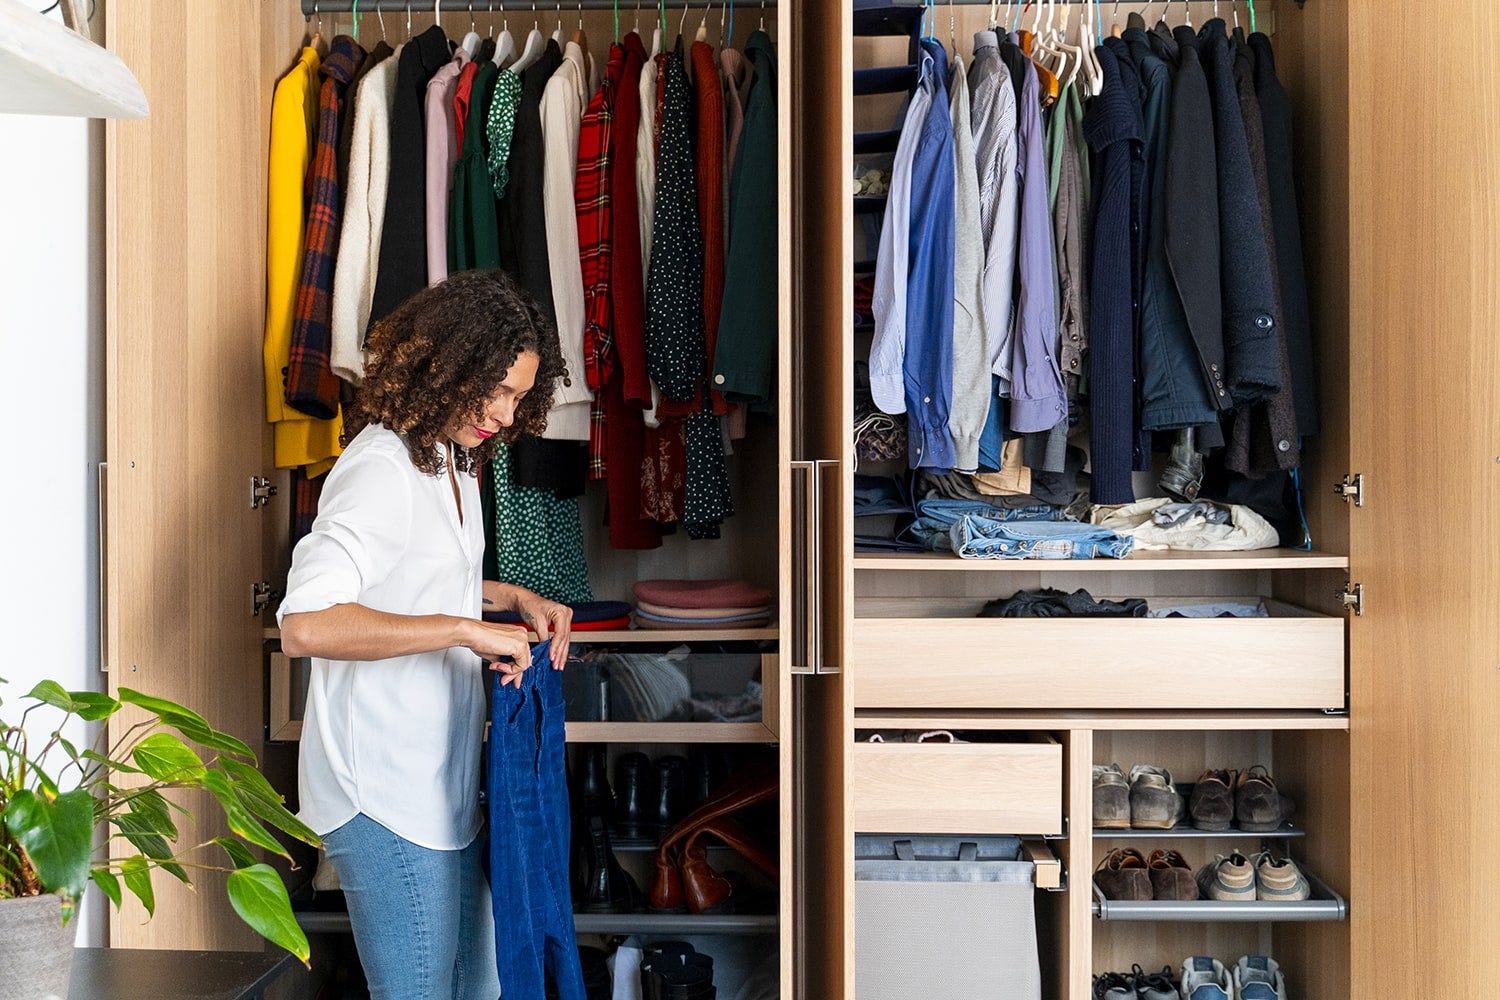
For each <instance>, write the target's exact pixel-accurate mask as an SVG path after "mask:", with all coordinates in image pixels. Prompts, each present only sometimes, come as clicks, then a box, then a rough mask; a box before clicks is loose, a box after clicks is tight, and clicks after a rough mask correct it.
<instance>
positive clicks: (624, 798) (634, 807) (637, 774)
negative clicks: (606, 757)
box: [614, 753, 657, 840]
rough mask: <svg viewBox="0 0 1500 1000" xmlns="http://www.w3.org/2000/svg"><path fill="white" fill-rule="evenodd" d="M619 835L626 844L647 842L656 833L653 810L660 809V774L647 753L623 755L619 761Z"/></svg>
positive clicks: (616, 796) (617, 781)
mask: <svg viewBox="0 0 1500 1000" xmlns="http://www.w3.org/2000/svg"><path fill="white" fill-rule="evenodd" d="M614 791H615V835H616V836H617V837H619V838H620V839H622V840H645V839H647V838H649V837H651V836H652V834H653V833H654V832H655V823H654V817H653V815H652V809H653V807H655V806H656V805H657V798H656V771H655V769H653V768H652V766H651V758H650V757H647V756H646V755H645V754H643V753H626V754H621V755H620V756H619V757H618V758H617V759H616V760H615V787H614Z"/></svg>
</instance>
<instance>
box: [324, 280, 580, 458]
mask: <svg viewBox="0 0 1500 1000" xmlns="http://www.w3.org/2000/svg"><path fill="white" fill-rule="evenodd" d="M365 348H366V352H367V361H366V365H365V379H364V381H363V382H362V383H360V386H359V389H358V391H357V392H356V393H355V396H354V402H352V403H351V404H349V406H348V408H347V409H346V411H345V413H344V436H343V443H344V444H345V445H346V446H347V445H348V444H349V442H350V441H352V440H354V437H355V435H357V434H359V432H360V431H362V430H364V429H365V428H366V427H367V426H369V425H370V424H381V425H383V426H385V427H388V428H390V429H391V430H393V431H395V432H396V433H397V434H399V435H401V436H402V438H404V439H405V440H406V444H407V447H408V449H409V450H410V452H411V461H412V464H413V465H415V466H416V467H417V468H418V469H420V470H421V471H422V472H425V473H427V474H428V475H431V476H437V475H441V474H442V473H443V471H444V466H443V461H442V458H441V456H440V455H439V453H438V450H437V447H436V446H437V444H438V443H439V442H441V441H442V440H444V437H445V433H446V432H447V430H448V429H449V428H450V427H452V426H453V425H454V424H458V423H462V422H464V421H465V420H469V419H473V420H474V421H475V422H476V423H477V422H478V421H479V420H480V419H482V413H483V409H484V404H485V401H486V400H487V399H488V398H489V397H490V396H491V395H492V394H493V393H494V392H495V389H496V387H497V386H499V385H500V383H501V382H503V381H504V380H505V373H506V372H507V371H509V370H510V367H511V365H513V364H515V362H516V358H517V357H518V356H519V355H520V353H521V352H522V351H532V352H534V353H535V354H536V355H537V356H538V357H539V358H541V363H540V364H539V365H538V366H537V373H536V385H535V386H534V387H533V388H532V390H531V391H530V392H529V393H527V394H526V396H525V398H524V399H522V400H521V402H520V404H519V405H518V406H517V407H516V418H515V422H514V423H512V424H511V426H509V427H504V428H501V430H500V433H499V434H496V435H495V436H494V437H492V438H490V439H488V440H487V441H485V442H484V443H483V444H481V445H480V446H479V447H477V448H473V449H469V450H464V449H459V450H458V454H457V455H455V458H454V464H455V466H457V468H458V471H460V472H467V473H469V474H470V475H478V474H479V469H480V468H481V467H482V466H483V464H484V463H485V462H486V461H487V460H488V459H489V458H490V457H491V455H493V454H494V451H495V449H496V447H498V445H499V444H500V443H501V442H505V443H509V442H512V441H514V440H516V438H518V437H520V436H521V435H523V434H540V433H541V432H542V430H543V429H544V428H546V426H547V411H548V410H550V409H551V408H552V388H553V383H554V381H555V380H556V379H558V378H561V377H562V376H563V375H565V374H566V368H565V367H564V365H563V359H562V349H561V347H560V346H559V345H558V340H557V330H556V329H555V328H554V327H553V325H552V324H551V323H550V322H549V321H548V320H547V318H546V317H545V316H543V315H542V312H541V310H540V309H539V308H538V306H537V304H536V301H535V300H534V299H532V298H531V296H530V295H528V294H526V292H525V291H524V290H523V289H522V288H521V286H520V285H518V284H516V282H515V281H513V280H512V279H511V278H510V276H509V275H507V274H505V273H504V272H503V271H463V272H460V273H458V274H455V275H453V276H452V277H450V278H449V279H448V280H447V281H444V282H442V283H441V284H437V285H433V286H432V287H430V288H424V289H422V290H421V291H420V292H418V293H417V294H415V295H413V296H412V297H411V298H409V299H407V300H406V301H405V302H403V303H401V305H400V306H398V307H397V308H396V310H395V311H394V312H392V313H390V314H389V315H388V316H386V317H384V318H383V319H381V320H380V322H378V323H376V324H375V326H374V327H373V328H372V329H371V330H370V333H369V336H368V338H367V339H366V342H365Z"/></svg>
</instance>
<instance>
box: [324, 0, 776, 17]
mask: <svg viewBox="0 0 1500 1000" xmlns="http://www.w3.org/2000/svg"><path fill="white" fill-rule="evenodd" d="M711 2H712V4H713V6H716V7H717V6H720V2H719V0H711ZM776 2H777V0H743V6H744V7H747V8H760V7H775V6H776ZM356 3H357V4H358V7H359V12H360V13H362V14H363V13H375V12H376V11H380V12H383V13H388V14H394V13H402V12H405V11H408V10H410V11H411V12H412V13H413V14H421V13H423V12H431V11H433V10H434V9H436V10H438V11H441V12H442V13H449V14H458V13H468V12H469V11H471V10H472V11H474V12H475V13H481V12H483V13H493V12H495V11H511V12H512V13H515V12H520V11H526V12H530V11H532V10H535V11H536V12H537V13H539V14H552V13H555V12H557V11H562V12H563V13H564V14H566V13H567V12H568V11H570V10H571V11H578V10H615V9H617V8H618V9H621V10H623V9H625V8H627V7H629V8H631V9H634V2H633V0H535V2H533V0H436V2H434V0H411V2H410V3H408V2H407V0H301V4H302V14H303V16H304V17H311V16H313V14H315V13H316V14H348V13H350V12H351V11H352V10H354V8H355V4H356ZM665 3H666V5H667V6H668V7H671V8H673V9H674V10H675V9H685V8H698V7H703V6H704V5H705V4H704V0H665ZM652 6H655V2H654V0H653V3H652Z"/></svg>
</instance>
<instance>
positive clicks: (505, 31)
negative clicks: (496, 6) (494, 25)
mask: <svg viewBox="0 0 1500 1000" xmlns="http://www.w3.org/2000/svg"><path fill="white" fill-rule="evenodd" d="M501 24H502V27H501V29H500V37H499V38H497V39H496V40H495V65H496V66H499V67H500V68H501V69H509V68H510V64H511V63H513V62H515V61H516V36H515V35H512V34H511V33H510V12H509V11H507V12H506V14H505V20H504V21H502V22H501Z"/></svg>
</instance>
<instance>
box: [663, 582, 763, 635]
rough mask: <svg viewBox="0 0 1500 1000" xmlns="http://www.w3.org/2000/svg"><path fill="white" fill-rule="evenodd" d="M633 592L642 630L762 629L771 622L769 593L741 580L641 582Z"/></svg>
mask: <svg viewBox="0 0 1500 1000" xmlns="http://www.w3.org/2000/svg"><path fill="white" fill-rule="evenodd" d="M634 589H635V599H636V610H635V620H636V624H637V625H639V626H640V627H641V628H647V629H673V630H676V629H723V628H735V629H740V628H761V627H763V626H765V625H767V624H769V622H770V620H771V592H770V591H769V590H766V589H765V588H763V587H756V586H754V585H752V584H749V583H746V582H745V581H743V580H642V581H640V582H639V583H637V584H636V585H635V588H634Z"/></svg>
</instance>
